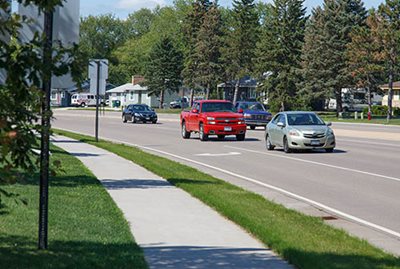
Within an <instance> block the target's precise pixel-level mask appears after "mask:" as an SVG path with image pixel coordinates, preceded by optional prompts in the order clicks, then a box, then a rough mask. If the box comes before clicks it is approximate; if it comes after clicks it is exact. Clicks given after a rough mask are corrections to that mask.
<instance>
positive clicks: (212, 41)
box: [195, 3, 222, 99]
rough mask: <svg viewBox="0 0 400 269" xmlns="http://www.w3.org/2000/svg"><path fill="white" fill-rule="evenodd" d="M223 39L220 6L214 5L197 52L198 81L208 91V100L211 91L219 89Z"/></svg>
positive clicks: (209, 11)
mask: <svg viewBox="0 0 400 269" xmlns="http://www.w3.org/2000/svg"><path fill="white" fill-rule="evenodd" d="M221 38H222V31H221V15H220V11H219V9H218V5H217V4H216V3H214V4H213V5H212V6H211V7H210V8H209V10H208V11H207V12H206V14H205V15H204V18H203V23H202V25H201V27H200V30H199V32H198V36H197V43H196V50H195V58H196V59H197V66H198V74H197V77H196V81H197V82H198V83H199V84H200V85H202V86H203V87H204V88H205V89H206V99H208V98H209V96H210V90H211V89H215V88H217V87H216V86H217V82H218V79H219V74H220V73H221V71H220V70H221V68H222V66H221V59H220V58H221V52H220V49H221V46H222V40H221ZM218 95H219V94H218Z"/></svg>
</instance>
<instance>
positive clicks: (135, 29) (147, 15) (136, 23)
mask: <svg viewBox="0 0 400 269" xmlns="http://www.w3.org/2000/svg"><path fill="white" fill-rule="evenodd" d="M155 17H156V15H155V14H154V13H153V12H152V11H151V10H150V9H148V8H142V9H140V10H138V11H135V12H134V13H131V14H129V16H128V18H127V19H126V21H125V23H126V28H127V30H128V31H129V33H130V34H129V36H133V37H141V36H143V35H144V34H146V33H148V32H150V29H151V25H152V23H153V22H154V18H155Z"/></svg>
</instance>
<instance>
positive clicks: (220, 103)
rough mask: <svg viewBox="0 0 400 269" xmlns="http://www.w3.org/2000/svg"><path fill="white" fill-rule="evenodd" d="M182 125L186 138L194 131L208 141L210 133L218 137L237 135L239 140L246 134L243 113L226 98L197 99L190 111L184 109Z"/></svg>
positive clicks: (201, 138) (183, 134)
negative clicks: (237, 110)
mask: <svg viewBox="0 0 400 269" xmlns="http://www.w3.org/2000/svg"><path fill="white" fill-rule="evenodd" d="M181 127H182V137H183V138H184V139H187V138H190V134H191V133H192V132H194V133H199V135H200V140H201V141H206V140H207V139H208V136H209V135H216V136H218V139H224V138H225V136H226V135H236V139H237V140H239V141H243V140H244V139H245V136H246V123H245V122H244V119H243V115H242V114H240V113H237V112H236V108H235V106H234V105H233V104H232V103H231V102H229V101H225V100H201V101H195V102H194V103H193V107H192V109H191V110H190V111H182V113H181Z"/></svg>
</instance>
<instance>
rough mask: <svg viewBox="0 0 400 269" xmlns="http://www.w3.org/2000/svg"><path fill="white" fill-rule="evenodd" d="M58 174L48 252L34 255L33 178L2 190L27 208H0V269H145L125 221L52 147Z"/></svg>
mask: <svg viewBox="0 0 400 269" xmlns="http://www.w3.org/2000/svg"><path fill="white" fill-rule="evenodd" d="M51 159H52V161H54V160H60V161H61V163H62V169H63V170H64V171H63V172H62V171H60V172H58V173H57V175H56V176H55V177H52V178H51V183H50V189H49V193H50V198H49V250H47V251H39V250H37V236H38V235H37V234H38V201H39V195H38V194H39V187H38V177H37V176H33V177H32V178H31V179H30V180H27V181H24V182H23V183H19V184H15V185H11V186H2V188H5V189H6V190H8V191H11V192H14V193H17V194H19V195H20V197H23V198H26V199H27V201H28V205H27V206H25V205H22V204H16V203H15V202H13V200H10V199H8V200H7V201H6V205H7V207H5V208H0V268H4V269H6V268H7V269H8V268H21V269H25V268H57V269H58V268H138V269H142V268H147V265H146V262H145V260H144V256H143V253H142V250H141V249H140V248H139V247H138V246H137V244H136V243H135V242H134V239H133V237H132V235H131V233H130V229H129V226H128V223H127V221H126V220H125V219H124V217H123V214H122V212H121V211H120V210H119V209H118V208H117V206H116V205H115V203H114V202H113V200H112V199H111V197H110V196H109V195H108V193H107V192H106V190H105V189H104V188H103V187H102V185H101V184H100V182H99V181H98V180H97V179H96V178H95V177H94V176H93V175H92V174H91V172H90V171H89V170H88V169H86V168H85V167H84V166H83V164H82V163H81V162H80V161H79V160H78V159H76V158H74V157H72V156H71V155H69V154H67V153H65V152H64V151H62V150H60V149H58V148H55V147H53V148H52V156H51Z"/></svg>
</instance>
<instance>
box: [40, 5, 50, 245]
mask: <svg viewBox="0 0 400 269" xmlns="http://www.w3.org/2000/svg"><path fill="white" fill-rule="evenodd" d="M44 33H45V37H46V40H45V44H44V47H43V64H44V68H45V70H44V73H43V78H42V79H43V85H42V90H43V99H42V115H41V118H42V119H41V120H42V129H41V144H40V147H41V149H40V200H39V242H38V247H39V249H47V230H48V203H49V161H50V160H49V159H50V158H49V154H50V153H49V148H50V127H51V125H50V118H51V110H50V91H51V76H52V74H51V69H50V67H49V66H51V62H52V46H53V11H45V13H44Z"/></svg>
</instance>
